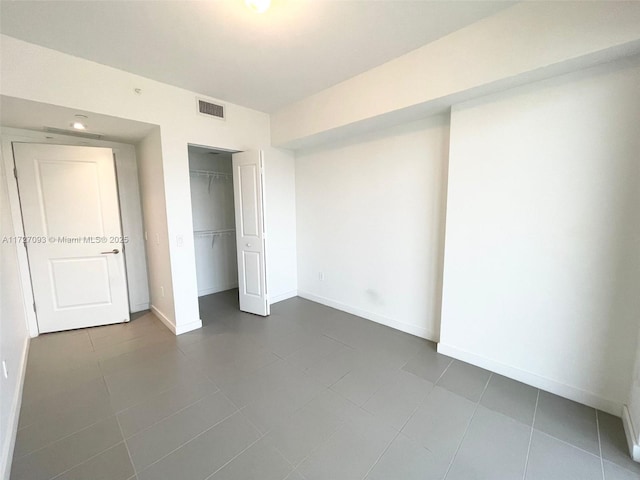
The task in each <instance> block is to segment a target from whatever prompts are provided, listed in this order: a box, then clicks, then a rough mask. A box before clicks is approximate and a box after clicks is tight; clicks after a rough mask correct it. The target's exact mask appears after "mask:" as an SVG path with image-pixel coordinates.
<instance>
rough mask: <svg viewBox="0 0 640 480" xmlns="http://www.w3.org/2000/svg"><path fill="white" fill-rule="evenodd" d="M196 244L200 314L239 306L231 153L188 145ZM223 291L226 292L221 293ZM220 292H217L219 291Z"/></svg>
mask: <svg viewBox="0 0 640 480" xmlns="http://www.w3.org/2000/svg"><path fill="white" fill-rule="evenodd" d="M188 149H189V178H190V186H191V211H192V217H193V244H194V250H195V257H196V276H197V283H198V299H199V302H198V303H199V305H200V317H201V318H202V316H203V313H204V312H203V305H206V308H204V310H207V311H211V307H214V304H215V306H216V307H217V308H215V310H219V307H222V305H224V306H225V307H227V308H233V309H234V310H238V309H239V303H238V262H237V249H236V223H235V206H234V199H233V167H232V153H233V152H229V151H225V150H218V149H213V148H207V147H198V146H192V145H189V147H188ZM221 292H225V293H224V294H222V293H221ZM216 294H218V295H216Z"/></svg>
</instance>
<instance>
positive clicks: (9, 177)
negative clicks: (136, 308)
mask: <svg viewBox="0 0 640 480" xmlns="http://www.w3.org/2000/svg"><path fill="white" fill-rule="evenodd" d="M13 142H21V143H40V144H47V143H48V144H52V145H69V146H83V147H106V148H111V149H112V150H113V152H114V153H115V154H116V156H118V155H125V154H126V152H125V151H124V149H123V146H124V145H125V144H120V143H116V142H107V141H102V140H91V139H86V140H85V139H84V138H83V139H79V138H77V137H72V136H70V135H58V134H49V133H45V132H37V131H32V130H22V129H14V128H8V127H2V128H0V154H1V156H2V161H3V162H4V168H5V174H6V182H7V191H8V193H9V208H10V210H11V220H12V222H13V227H14V235H15V236H17V237H24V235H25V234H24V226H23V224H22V210H21V208H20V195H19V193H18V181H17V179H16V178H15V176H14V173H13V172H14V170H13V169H14V167H15V160H14V157H13V146H12V144H13ZM116 181H117V175H116ZM118 200H119V202H118V204H119V205H120V207H121V202H120V199H118ZM120 210H121V208H120ZM120 220H121V221H122V211H120ZM18 247H19V245H18ZM16 252H17V257H18V269H19V272H20V282H21V287H22V293H23V298H24V312H25V316H26V319H27V328H28V330H29V336H30V337H31V338H35V337H37V336H38V335H39V334H40V331H39V328H38V320H37V316H36V312H35V310H34V304H35V297H34V294H33V288H32V286H31V271H30V269H29V261H28V257H27V250H26V248H16ZM145 255H146V252H145ZM145 267H146V264H145ZM125 268H126V257H125ZM147 288H148V287H147ZM127 290H128V295H129V300H130V299H131V292H130V291H129V289H127ZM147 295H148V294H147ZM147 308H148V307H147ZM130 310H131V305H130Z"/></svg>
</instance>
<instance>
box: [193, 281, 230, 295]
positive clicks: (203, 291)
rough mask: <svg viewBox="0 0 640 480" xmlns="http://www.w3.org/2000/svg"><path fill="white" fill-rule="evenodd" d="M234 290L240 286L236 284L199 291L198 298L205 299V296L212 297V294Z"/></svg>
mask: <svg viewBox="0 0 640 480" xmlns="http://www.w3.org/2000/svg"><path fill="white" fill-rule="evenodd" d="M232 288H238V284H237V283H234V284H231V285H227V286H224V287H213V288H203V289H202V290H198V296H199V297H204V296H205V295H211V294H212V293H220V292H226V291H227V290H231V289H232Z"/></svg>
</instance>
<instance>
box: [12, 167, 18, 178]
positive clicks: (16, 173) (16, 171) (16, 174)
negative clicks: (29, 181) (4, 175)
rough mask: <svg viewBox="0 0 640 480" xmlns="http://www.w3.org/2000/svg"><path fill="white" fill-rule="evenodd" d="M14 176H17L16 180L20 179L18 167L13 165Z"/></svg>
mask: <svg viewBox="0 0 640 480" xmlns="http://www.w3.org/2000/svg"><path fill="white" fill-rule="evenodd" d="M13 176H14V177H16V180H17V179H18V169H17V168H16V167H13Z"/></svg>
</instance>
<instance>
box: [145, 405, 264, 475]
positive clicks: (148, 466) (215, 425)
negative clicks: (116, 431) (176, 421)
mask: <svg viewBox="0 0 640 480" xmlns="http://www.w3.org/2000/svg"><path fill="white" fill-rule="evenodd" d="M237 413H240V410H236V411H235V412H233V413H232V414H230V415H227V416H226V417H224V418H223V419H221V420H220V421H219V422H217V423H216V424H214V425H211V426H210V427H209V428H207V429H206V430H204V431H202V432H200V433H199V434H197V435H196V436H194V437H193V438H190V439H189V440H187V441H186V442H184V443H181V444H180V445H179V446H177V447H176V448H174V449H173V450H171V451H170V452H169V453H167V454H165V455H163V456H162V457H160V458H158V459H157V460H155V461H154V462H152V463H150V464H149V465H147V466H146V467H144V468H143V469H142V470H141V471H140V472H139V473H142V472H144V471H145V470H147V469H149V468H151V467H152V466H153V465H155V464H156V463H158V462H160V461H162V460H164V459H165V458H167V457H168V456H169V455H171V454H172V453H174V452H176V451H178V450H180V449H181V448H182V447H184V446H185V445H187V444H189V443H191V442H193V441H194V440H195V439H196V438H199V437H201V436H202V435H204V434H205V433H207V432H208V431H209V430H211V429H212V428H215V427H217V426H218V425H220V424H221V423H222V422H224V421H226V420H228V419H229V418H231V417H233V416H234V415H235V414H237ZM258 432H259V431H258ZM134 468H135V465H134Z"/></svg>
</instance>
